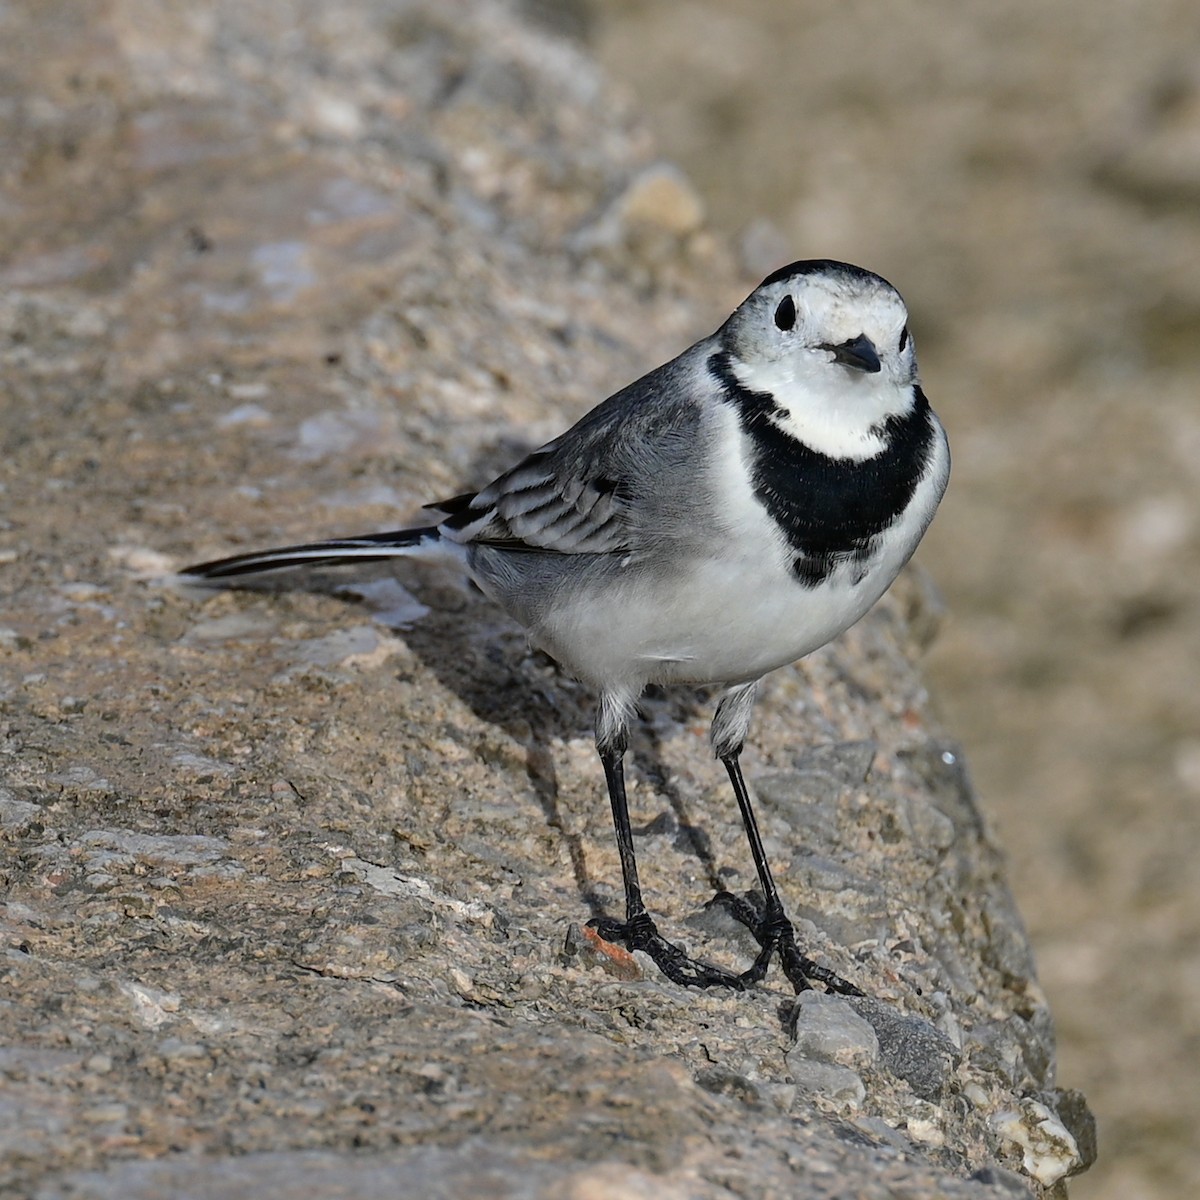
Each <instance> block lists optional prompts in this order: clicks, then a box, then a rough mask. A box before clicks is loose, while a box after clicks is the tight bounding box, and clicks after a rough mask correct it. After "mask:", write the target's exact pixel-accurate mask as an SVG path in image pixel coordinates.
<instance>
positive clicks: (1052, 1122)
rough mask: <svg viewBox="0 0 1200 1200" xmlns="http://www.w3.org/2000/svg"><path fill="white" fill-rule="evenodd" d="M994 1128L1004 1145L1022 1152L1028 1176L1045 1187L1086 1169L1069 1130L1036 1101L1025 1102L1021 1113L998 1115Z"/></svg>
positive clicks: (1022, 1159) (1022, 1162) (994, 1121)
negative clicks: (1008, 1143) (1012, 1145)
mask: <svg viewBox="0 0 1200 1200" xmlns="http://www.w3.org/2000/svg"><path fill="white" fill-rule="evenodd" d="M992 1128H993V1129H995V1131H996V1133H997V1134H998V1135H999V1136H1000V1138H1001V1139H1002V1140H1003V1141H1006V1142H1011V1143H1013V1144H1014V1145H1015V1146H1016V1147H1017V1148H1018V1149H1019V1150H1020V1152H1021V1165H1022V1167H1023V1168H1024V1170H1025V1172H1026V1174H1028V1175H1030V1176H1032V1177H1033V1178H1034V1179H1036V1180H1037V1181H1038V1183H1040V1184H1041V1185H1042V1186H1043V1187H1052V1186H1053V1185H1054V1184H1056V1183H1057V1182H1058V1181H1059V1180H1060V1179H1065V1178H1066V1177H1067V1176H1068V1175H1072V1174H1075V1173H1076V1172H1078V1171H1082V1170H1083V1169H1084V1167H1085V1166H1086V1164H1085V1163H1084V1160H1083V1155H1081V1154H1080V1153H1079V1146H1078V1145H1077V1143H1076V1141H1075V1139H1074V1138H1073V1137H1072V1136H1071V1135H1070V1133H1068V1132H1067V1128H1066V1126H1065V1125H1063V1123H1062V1122H1061V1121H1060V1120H1059V1119H1058V1117H1057V1116H1055V1114H1054V1113H1052V1112H1051V1111H1050V1110H1049V1109H1048V1108H1047V1107H1046V1106H1045V1105H1044V1104H1041V1103H1039V1102H1038V1101H1037V1100H1032V1099H1024V1100H1022V1101H1021V1107H1020V1110H1019V1111H1013V1110H1011V1109H1010V1110H1006V1111H1004V1112H999V1113H997V1114H996V1115H995V1116H994V1117H992Z"/></svg>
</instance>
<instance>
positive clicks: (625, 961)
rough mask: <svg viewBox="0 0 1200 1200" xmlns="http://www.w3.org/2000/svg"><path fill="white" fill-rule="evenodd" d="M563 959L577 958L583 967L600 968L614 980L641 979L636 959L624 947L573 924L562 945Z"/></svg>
mask: <svg viewBox="0 0 1200 1200" xmlns="http://www.w3.org/2000/svg"><path fill="white" fill-rule="evenodd" d="M563 958H564V959H573V958H578V959H579V961H580V962H581V963H582V964H583V965H585V966H589V967H600V968H601V970H603V971H604V972H606V973H607V974H609V975H612V976H613V977H614V978H616V979H624V980H628V981H630V982H632V981H633V980H636V979H642V978H643V974H642V968H641V966H640V965H639V964H638V961H637V959H636V958H635V957H634V956H633V955H632V954H630V953H629V951H628V950H626V949H625V947H624V946H618V945H617V944H616V943H615V942H606V941H605V940H604V939H603V938H602V937H601V936H600V935H599V934H598V933H597V932H596V931H595V930H594V929H591V928H589V927H587V926H579V925H576V924H574V923H572V924H571V925H570V927H569V928H568V929H567V937H566V940H565V942H564V943H563Z"/></svg>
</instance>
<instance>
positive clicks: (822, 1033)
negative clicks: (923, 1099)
mask: <svg viewBox="0 0 1200 1200" xmlns="http://www.w3.org/2000/svg"><path fill="white" fill-rule="evenodd" d="M792 1038H793V1043H792V1048H791V1049H790V1050H789V1051H788V1055H787V1059H788V1066H789V1067H792V1066H793V1065H794V1062H795V1061H796V1060H804V1059H815V1060H816V1061H818V1062H824V1063H836V1064H838V1065H840V1066H851V1065H853V1066H872V1065H873V1064H874V1063H875V1062H876V1061H877V1060H878V1058H879V1039H878V1038H877V1037H876V1034H875V1030H874V1029H872V1028H871V1025H870V1022H868V1021H865V1020H864V1019H863V1018H862V1017H860V1016H859V1015H858V1013H856V1012H855V1011H854V1009H853V1008H851V1007H850V1004H849V1003H848V1002H847V1001H846V1000H845V999H844V998H843V997H841V996H830V995H826V994H825V993H823V992H815V991H812V992H801V993H800V995H799V996H797V997H796V1006H795V1008H794V1009H793V1012H792ZM793 1073H794V1072H793Z"/></svg>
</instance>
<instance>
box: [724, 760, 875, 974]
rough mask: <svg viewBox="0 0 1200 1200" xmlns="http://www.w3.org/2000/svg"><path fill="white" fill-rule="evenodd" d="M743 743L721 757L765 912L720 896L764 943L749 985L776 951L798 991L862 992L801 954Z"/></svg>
mask: <svg viewBox="0 0 1200 1200" xmlns="http://www.w3.org/2000/svg"><path fill="white" fill-rule="evenodd" d="M740 754H741V747H738V749H736V750H734V751H733V752H732V753H729V754H723V755H721V761H722V762H723V763H724V764H725V769H726V771H728V772H729V780H730V782H731V783H732V784H733V793H734V795H735V796H736V797H737V802H738V808H739V809H740V810H741V813H742V824H743V825H744V826H745V829H746V840H747V841H748V842H749V843H750V855H751V857H752V858H753V859H754V870H755V871H756V872H757V874H758V886H759V888H760V889H761V890H762V894H763V909H762V912H761V913H751V912H750V911H749V905H746V904H744V903H739V902H738V901H737V899H736V898H735V897H733V896H731V895H729V893H727V892H726V893H722V894H721V896H720V897H719V899H721V900H722V901H723V902H724V903H726V904H727V905H728V907H729V911H730V913H731V914H732V915H733V916H734V917H736V918H737V919H738V920H739V921H741V922H742V923H743V924H744V925H746V926H748V927H749V929H750V930H751V932H753V934H754V936H755V937H756V938H757V939H758V944H759V945H760V946H761V947H762V951H761V952H760V953H759V956H758V957H757V958H756V959H755V960H754V964H753V966H751V967H750V969H749V970H747V971H744V972H743V973H742V975H741V979H742V983H743V984H744V985H745V986H750V985H751V984H755V983H757V982H758V981H759V980H760V979H762V977H763V976H764V975H765V974H766V973H767V967H768V966H769V965H770V962H771V959H772V958H773V957H774V955H775V954H776V953H778V954H779V958H780V961H781V962H782V963H783V973H784V974H785V975H786V976H787V977H788V980H789V981H790V982H791V984H792V986H793V987H794V988H795V989H796V991H798V992H803V991H807V990H808V989H810V988H811V987H812V985H813V981H814V980H815V981H816V982H817V983H821V984H824V985H825V987H826V989H827V990H829V991H831V992H839V993H840V994H841V995H843V996H861V995H862V994H863V993H862V992H861V991H860V990H859V989H858V988H856V987H855V986H854V984H852V983H848V982H847V981H846V980H844V979H843V978H842V977H841V976H840V975H835V974H834V973H833V972H832V971H830V970H829V969H828V968H827V967H822V966H821V965H820V964H819V963H815V962H813V960H812V959H811V958H808V957H807V956H806V955H804V954H801V953H800V950H799V948H798V947H797V946H796V931H795V929H794V928H793V926H792V923H791V921H789V920H788V918H787V914H786V913H785V912H784V911H783V904H782V903H781V901H780V899H779V892H778V890H777V889H776V887H775V879H774V877H773V876H772V874H771V866H770V864H769V863H768V862H767V855H766V852H765V851H764V850H763V844H762V837H761V836H760V835H759V832H758V822H757V821H756V820H755V817H754V809H753V808H752V807H751V805H750V793H749V792H748V791H747V790H746V781H745V779H743V778H742V767H741V763H740V761H739V756H740Z"/></svg>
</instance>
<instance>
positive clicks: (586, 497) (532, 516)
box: [429, 355, 706, 556]
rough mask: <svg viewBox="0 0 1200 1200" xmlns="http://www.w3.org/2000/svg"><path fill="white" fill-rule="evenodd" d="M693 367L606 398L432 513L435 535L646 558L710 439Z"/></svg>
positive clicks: (665, 371)
mask: <svg viewBox="0 0 1200 1200" xmlns="http://www.w3.org/2000/svg"><path fill="white" fill-rule="evenodd" d="M690 357H691V355H685V356H681V358H680V359H676V360H675V361H674V362H672V363H668V364H667V365H666V366H665V367H660V368H659V369H658V370H657V371H654V372H651V374H649V375H647V376H645V377H644V378H642V379H639V380H638V381H637V382H636V383H633V384H630V385H629V387H627V388H625V389H624V390H623V391H620V392H618V393H617V394H616V395H614V396H610V397H609V399H607V400H605V401H604V402H603V403H602V404H600V405H599V406H597V407H596V408H594V409H593V410H592V411H591V412H590V413H588V414H587V415H586V416H585V417H584V418H583V419H582V420H581V421H579V422H578V423H577V424H576V425H574V426H573V427H572V428H571V429H569V430H568V431H567V432H566V433H564V434H563V435H562V436H561V437H558V438H555V439H554V441H552V442H548V443H547V444H546V445H544V446H542V447H540V448H539V449H537V450H535V451H533V453H532V454H530V455H528V456H527V457H526V458H524V459H522V460H521V462H519V463H518V464H517V465H516V466H515V467H513V468H512V469H511V470H509V471H506V472H505V473H504V474H503V475H501V476H500V477H499V478H498V479H496V480H495V481H494V482H492V483H490V484H489V485H488V486H487V487H485V488H483V489H482V490H481V491H479V492H475V493H468V494H466V495H463V496H456V497H454V498H453V499H451V500H445V501H442V502H441V503H439V504H432V505H430V506H429V507H430V508H431V509H433V510H434V511H436V512H440V513H442V514H444V516H445V519H444V520H443V521H442V524H441V529H442V530H443V531H444V532H445V533H446V534H447V535H448V536H450V537H453V538H454V539H455V540H457V541H461V542H474V543H480V544H486V545H495V546H502V547H505V548H510V549H514V550H517V549H536V550H544V551H551V552H556V553H559V554H620V555H623V556H627V555H630V554H632V555H635V556H636V555H638V554H640V553H642V552H645V551H646V550H648V549H649V548H650V547H651V545H652V544H653V543H654V542H655V541H656V540H658V536H659V533H660V532H661V522H656V521H655V520H654V513H655V512H656V511H657V510H658V509H660V508H661V506H662V503H663V501H664V500H665V499H666V498H667V497H668V496H669V495H670V494H671V493H672V491H675V492H678V491H680V490H681V489H685V488H687V487H690V486H692V485H694V483H695V479H694V473H695V462H696V461H697V460H699V458H700V457H701V451H702V447H703V439H704V437H705V436H706V432H705V430H704V428H703V425H702V408H701V405H700V403H699V399H700V397H699V396H698V395H697V392H698V390H699V389H700V388H702V387H703V386H704V377H703V376H701V377H700V378H699V379H697V377H696V373H695V371H693V370H689V369H687V367H688V366H690V364H687V363H685V359H688V358H690ZM700 361H701V362H702V361H703V360H702V359H701V360H700ZM698 385H699V386H698Z"/></svg>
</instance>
